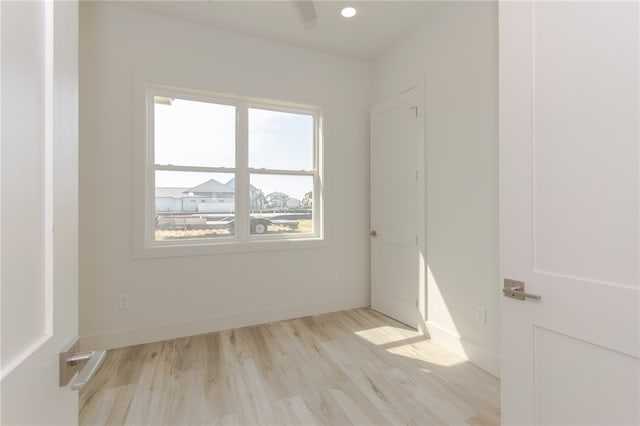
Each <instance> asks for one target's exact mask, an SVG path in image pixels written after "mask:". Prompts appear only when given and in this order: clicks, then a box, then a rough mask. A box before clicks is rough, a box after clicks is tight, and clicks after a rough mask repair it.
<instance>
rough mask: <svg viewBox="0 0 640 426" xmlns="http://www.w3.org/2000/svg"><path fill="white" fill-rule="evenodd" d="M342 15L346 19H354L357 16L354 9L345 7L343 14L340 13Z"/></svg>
mask: <svg viewBox="0 0 640 426" xmlns="http://www.w3.org/2000/svg"><path fill="white" fill-rule="evenodd" d="M340 14H341V15H342V16H344V17H345V18H353V17H354V16H356V10H355V9H354V8H353V7H345V8H344V9H342V12H340Z"/></svg>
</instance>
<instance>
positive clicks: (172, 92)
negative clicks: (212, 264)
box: [134, 83, 324, 258]
mask: <svg viewBox="0 0 640 426" xmlns="http://www.w3.org/2000/svg"><path fill="white" fill-rule="evenodd" d="M140 92H143V93H142V94H141V93H140ZM137 93H138V94H139V95H142V96H143V102H144V113H143V114H139V116H140V117H139V118H138V119H137V120H136V121H137V123H136V140H139V139H140V138H142V139H143V142H144V143H136V144H135V145H136V147H137V148H136V151H137V152H136V155H135V156H134V158H135V163H136V171H137V172H136V177H137V179H138V182H136V185H135V189H134V197H135V200H134V205H135V206H134V207H135V213H134V214H135V216H136V217H135V218H134V226H135V227H136V229H135V230H134V231H135V232H134V255H135V257H140V258H150V257H173V256H189V255H206V254H217V253H231V252H251V251H263V250H287V249H301V248H314V247H319V246H321V245H324V218H323V214H324V209H323V195H322V187H323V185H322V169H323V167H322V165H323V161H322V160H323V155H322V152H323V150H322V114H321V110H320V108H318V107H314V106H309V105H301V104H294V103H289V102H281V101H273V100H264V99H256V98H249V97H240V96H230V95H223V94H219V93H213V92H207V91H201V90H193V89H185V88H179V87H172V86H167V85H160V84H150V83H146V84H145V85H144V90H140V91H137ZM155 96H161V97H167V98H178V99H185V100H191V101H199V102H209V103H215V104H221V105H230V106H234V107H235V108H236V137H235V149H236V158H235V160H236V161H235V167H234V168H228V167H199V166H195V167H194V166H174V165H156V164H155V161H154V160H155V156H154V140H155V139H154V108H155V103H154V97H155ZM139 107H141V105H140V104H139ZM249 109H266V110H269V111H279V112H287V113H294V114H305V115H311V116H312V117H313V128H314V135H313V165H312V169H311V170H304V171H296V170H279V169H265V168H260V169H255V168H251V167H249V135H248V128H249V127H248V124H249V123H248V111H249ZM142 120H143V121H144V122H143V123H141V121H142ZM141 129H143V131H140V130H141ZM141 142H142V141H141ZM156 171H191V172H207V173H231V174H233V175H234V177H235V191H236V196H235V217H236V219H235V222H236V226H235V228H234V234H233V235H231V236H229V237H213V238H197V239H185V240H167V241H156V240H155V218H156V212H155V172H156ZM252 174H264V175H283V176H311V177H312V178H313V204H312V221H313V232H312V233H306V234H262V235H254V234H251V233H250V226H249V224H250V218H249V216H250V211H249V210H250V205H249V201H250V200H249V198H250V197H249V183H250V182H249V179H250V176H251V175H252ZM140 190H142V194H140V192H141V191H140ZM243 194H245V195H246V196H244V195H243Z"/></svg>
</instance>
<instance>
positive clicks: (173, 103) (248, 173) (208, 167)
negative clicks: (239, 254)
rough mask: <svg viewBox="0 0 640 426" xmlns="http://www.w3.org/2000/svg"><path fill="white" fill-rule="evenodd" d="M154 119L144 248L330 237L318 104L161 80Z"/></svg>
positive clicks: (153, 91)
mask: <svg viewBox="0 0 640 426" xmlns="http://www.w3.org/2000/svg"><path fill="white" fill-rule="evenodd" d="M146 117H147V127H146V128H147V138H146V139H147V154H146V159H147V161H146V166H145V169H146V185H145V187H146V188H145V190H146V192H147V197H146V200H147V203H146V204H147V205H146V206H145V212H146V215H147V220H146V224H145V238H146V242H145V247H147V248H148V247H163V246H169V247H174V246H177V245H179V246H192V245H198V246H202V245H227V246H228V245H229V244H241V245H242V244H250V243H254V242H265V241H281V242H282V243H283V244H285V242H290V241H292V240H318V239H322V232H321V228H322V223H321V216H322V212H321V210H320V202H318V200H321V199H322V197H321V194H320V188H321V185H320V178H321V176H320V168H319V164H320V161H319V153H320V146H319V144H320V124H319V121H320V120H319V111H318V109H317V108H312V107H301V106H291V105H286V104H280V103H277V102H265V101H254V100H250V99H238V98H231V97H224V96H214V95H209V94H203V93H197V92H192V91H188V90H184V91H182V90H175V89H165V88H161V87H155V86H154V87H148V88H147V114H146ZM314 201H316V202H314Z"/></svg>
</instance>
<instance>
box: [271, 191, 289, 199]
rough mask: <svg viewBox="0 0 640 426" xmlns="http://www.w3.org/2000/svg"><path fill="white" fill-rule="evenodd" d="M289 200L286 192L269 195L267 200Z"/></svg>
mask: <svg viewBox="0 0 640 426" xmlns="http://www.w3.org/2000/svg"><path fill="white" fill-rule="evenodd" d="M274 197H276V198H283V197H284V198H289V196H288V195H287V194H285V193H284V192H278V191H276V192H272V193H271V194H269V195H267V198H274Z"/></svg>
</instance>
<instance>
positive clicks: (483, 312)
mask: <svg viewBox="0 0 640 426" xmlns="http://www.w3.org/2000/svg"><path fill="white" fill-rule="evenodd" d="M475 319H476V322H477V323H480V324H482V325H485V324H486V323H487V308H485V307H484V306H476V315H475Z"/></svg>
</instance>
